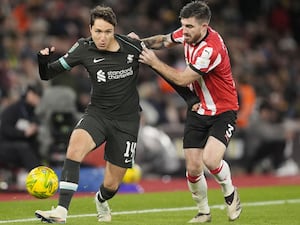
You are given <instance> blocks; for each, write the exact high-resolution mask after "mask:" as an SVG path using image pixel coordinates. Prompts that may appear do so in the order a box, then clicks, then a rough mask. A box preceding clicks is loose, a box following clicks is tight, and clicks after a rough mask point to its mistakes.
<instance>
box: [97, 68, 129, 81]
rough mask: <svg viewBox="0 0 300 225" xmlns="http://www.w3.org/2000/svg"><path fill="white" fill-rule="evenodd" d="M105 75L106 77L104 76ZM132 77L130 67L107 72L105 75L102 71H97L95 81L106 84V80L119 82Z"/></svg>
mask: <svg viewBox="0 0 300 225" xmlns="http://www.w3.org/2000/svg"><path fill="white" fill-rule="evenodd" d="M106 75H107V76H106ZM132 75H133V69H132V67H129V68H127V69H124V70H114V71H108V72H107V73H106V74H105V72H104V71H103V70H99V71H98V72H97V81H98V82H106V79H108V80H119V79H123V78H126V77H129V76H132Z"/></svg>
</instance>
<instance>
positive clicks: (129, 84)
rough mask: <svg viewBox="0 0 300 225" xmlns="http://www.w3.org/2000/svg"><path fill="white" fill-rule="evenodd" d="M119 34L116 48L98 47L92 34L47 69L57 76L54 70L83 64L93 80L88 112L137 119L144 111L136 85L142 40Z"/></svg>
mask: <svg viewBox="0 0 300 225" xmlns="http://www.w3.org/2000/svg"><path fill="white" fill-rule="evenodd" d="M115 38H116V40H117V41H118V43H119V45H120V49H119V50H118V51H116V52H110V51H103V50H99V49H97V47H96V46H95V44H94V42H93V40H92V39H91V38H81V39H79V40H78V41H77V42H76V43H75V44H74V45H73V46H72V47H71V48H70V50H69V51H68V53H67V54H65V55H64V56H62V57H61V58H59V59H58V60H57V61H55V62H53V63H50V64H48V65H47V69H46V70H47V71H46V73H47V74H50V76H51V77H53V76H54V75H53V73H54V74H57V73H60V72H62V71H63V70H71V69H72V67H74V66H76V65H79V64H81V65H83V66H84V67H85V68H86V69H87V71H88V73H89V76H90V80H91V83H92V91H91V102H90V104H89V105H88V109H87V112H88V113H91V114H92V115H93V114H96V115H98V114H99V113H100V114H101V116H107V117H108V118H116V119H122V118H123V119H126V118H128V119H129V118H131V119H133V118H136V117H135V116H137V115H138V113H139V111H140V107H139V95H138V91H137V87H136V86H137V75H138V71H139V62H138V59H139V54H140V53H141V50H142V46H141V41H139V40H133V39H130V38H128V37H127V36H124V35H117V34H116V35H115ZM40 73H41V69H40ZM51 73H52V74H51ZM98 116H99V115H98Z"/></svg>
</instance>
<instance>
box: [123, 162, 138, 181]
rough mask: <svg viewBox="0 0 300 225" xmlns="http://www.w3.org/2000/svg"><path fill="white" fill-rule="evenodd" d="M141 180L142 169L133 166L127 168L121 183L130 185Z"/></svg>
mask: <svg viewBox="0 0 300 225" xmlns="http://www.w3.org/2000/svg"><path fill="white" fill-rule="evenodd" d="M141 178H142V169H141V167H139V165H137V164H134V165H133V167H132V168H128V169H127V171H126V173H125V175H124V177H123V183H126V184H132V183H138V182H139V181H140V180H141Z"/></svg>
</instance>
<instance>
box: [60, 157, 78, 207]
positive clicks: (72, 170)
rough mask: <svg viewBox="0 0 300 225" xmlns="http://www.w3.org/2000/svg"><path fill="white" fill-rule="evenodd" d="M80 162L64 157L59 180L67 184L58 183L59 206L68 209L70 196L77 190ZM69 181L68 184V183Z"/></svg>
mask: <svg viewBox="0 0 300 225" xmlns="http://www.w3.org/2000/svg"><path fill="white" fill-rule="evenodd" d="M79 172H80V163H79V162H76V161H73V160H70V159H66V160H65V163H64V167H63V169H62V173H61V178H60V182H63V183H64V184H67V185H66V186H64V185H61V183H60V192H59V201H58V204H59V205H60V206H63V207H65V208H66V209H69V206H70V203H71V200H72V197H73V195H74V193H75V191H76V190H77V186H78V182H79ZM68 183H69V185H68Z"/></svg>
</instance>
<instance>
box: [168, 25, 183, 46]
mask: <svg viewBox="0 0 300 225" xmlns="http://www.w3.org/2000/svg"><path fill="white" fill-rule="evenodd" d="M171 39H172V41H173V42H174V43H179V44H182V43H183V42H184V38H183V29H182V28H181V27H180V28H178V29H177V30H175V31H174V32H173V33H171Z"/></svg>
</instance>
